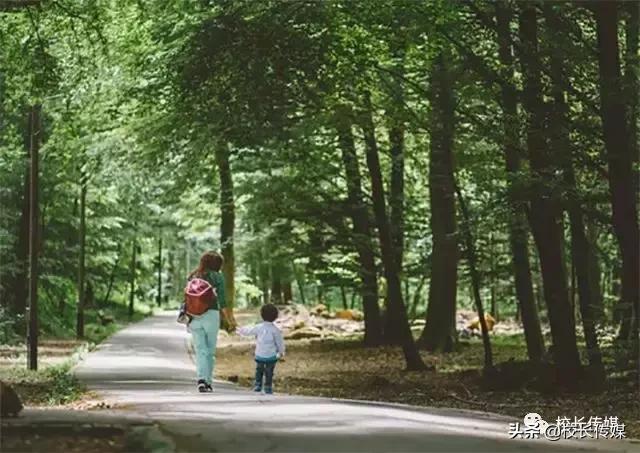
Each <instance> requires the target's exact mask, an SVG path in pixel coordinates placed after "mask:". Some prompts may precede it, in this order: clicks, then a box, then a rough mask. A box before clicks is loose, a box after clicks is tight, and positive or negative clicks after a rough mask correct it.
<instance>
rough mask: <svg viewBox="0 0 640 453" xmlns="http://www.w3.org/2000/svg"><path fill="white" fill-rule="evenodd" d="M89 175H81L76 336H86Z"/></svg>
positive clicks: (79, 337)
mask: <svg viewBox="0 0 640 453" xmlns="http://www.w3.org/2000/svg"><path fill="white" fill-rule="evenodd" d="M86 215H87V176H86V175H85V174H84V172H83V173H82V175H80V231H79V235H80V237H79V242H80V257H79V260H78V312H77V320H76V336H77V338H78V339H81V338H84V305H85V300H84V298H85V290H84V288H85V278H84V277H85V246H86V236H87V225H86Z"/></svg>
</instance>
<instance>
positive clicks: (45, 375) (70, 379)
mask: <svg viewBox="0 0 640 453" xmlns="http://www.w3.org/2000/svg"><path fill="white" fill-rule="evenodd" d="M74 364H75V361H74V360H72V359H70V360H67V361H66V362H64V363H62V364H60V365H53V366H49V367H46V368H44V369H41V370H37V371H32V370H26V369H24V368H17V367H11V368H0V380H2V381H4V382H6V383H7V384H9V385H11V386H12V387H13V388H14V390H15V391H16V392H17V393H18V395H19V396H20V398H21V400H22V402H23V404H27V405H30V406H59V405H63V404H69V403H71V402H73V401H77V400H79V399H80V398H82V396H83V394H84V392H85V389H84V386H83V385H82V384H81V383H80V382H79V381H78V380H77V379H76V378H75V376H73V374H71V368H72V367H73V365H74Z"/></svg>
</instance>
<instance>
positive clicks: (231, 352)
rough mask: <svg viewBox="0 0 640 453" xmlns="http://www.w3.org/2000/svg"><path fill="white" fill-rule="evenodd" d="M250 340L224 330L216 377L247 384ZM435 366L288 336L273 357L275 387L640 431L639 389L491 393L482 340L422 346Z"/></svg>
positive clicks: (393, 352)
mask: <svg viewBox="0 0 640 453" xmlns="http://www.w3.org/2000/svg"><path fill="white" fill-rule="evenodd" d="M516 340H517V339H514V341H512V342H511V343H509V342H507V343H506V344H505V343H504V342H502V343H500V344H496V345H494V356H495V362H496V363H499V362H501V361H506V360H508V359H509V358H510V357H514V358H515V359H520V358H524V356H525V354H526V351H525V350H524V346H522V344H523V343H524V342H523V341H522V342H520V341H516ZM252 354H253V352H252V345H251V343H250V341H248V340H244V339H240V338H238V337H237V336H229V337H225V338H222V339H221V341H219V350H218V356H217V363H216V374H217V377H218V378H221V379H229V380H232V381H237V382H239V383H240V384H241V385H243V386H251V384H252V379H253V373H254V362H253V360H252V357H253V355H252ZM422 357H423V359H424V361H425V362H426V363H427V364H429V365H433V366H434V367H435V370H436V371H426V372H405V371H403V367H404V359H403V356H402V352H401V350H400V349H399V348H392V347H381V348H363V347H362V346H361V344H360V342H359V341H358V340H355V339H347V340H344V339H342V340H335V339H334V340H327V339H324V340H318V339H314V340H295V341H293V340H289V341H288V342H287V357H286V361H285V362H282V363H278V365H277V367H276V373H275V381H274V387H275V390H276V392H282V393H289V394H301V395H313V396H325V397H333V398H347V399H367V400H377V401H386V402H397V403H406V404H414V405H421V406H442V407H457V408H464V409H474V410H483V411H489V412H495V413H500V414H507V415H512V416H514V417H516V418H519V419H522V417H524V415H525V414H527V413H529V412H537V413H539V414H541V415H542V416H543V418H544V419H545V420H547V421H549V422H555V420H556V419H557V417H560V416H566V417H570V418H571V419H573V417H574V416H578V417H582V416H584V417H586V418H587V419H588V417H589V416H618V417H619V420H620V421H621V422H623V423H626V425H627V426H626V428H627V437H634V438H640V394H639V393H638V392H637V391H635V392H634V391H633V390H632V389H631V388H629V387H628V386H623V385H617V386H611V388H610V389H609V390H607V391H606V392H605V393H603V394H600V395H595V396H594V395H583V394H578V395H555V396H546V395H542V394H540V393H538V392H535V391H530V390H521V391H514V392H489V391H483V390H481V387H480V371H479V370H480V368H481V366H482V357H483V355H482V344H481V343H480V341H478V340H472V341H470V342H466V343H462V344H461V348H460V351H459V352H456V353H452V354H428V353H426V352H423V353H422Z"/></svg>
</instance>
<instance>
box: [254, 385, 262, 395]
mask: <svg viewBox="0 0 640 453" xmlns="http://www.w3.org/2000/svg"><path fill="white" fill-rule="evenodd" d="M253 391H254V392H256V393H260V392H262V387H260V386H259V385H256V386H255V387H254V388H253Z"/></svg>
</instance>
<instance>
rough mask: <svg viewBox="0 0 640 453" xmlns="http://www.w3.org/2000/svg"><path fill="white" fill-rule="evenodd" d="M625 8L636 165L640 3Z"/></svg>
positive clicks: (627, 87) (626, 73)
mask: <svg viewBox="0 0 640 453" xmlns="http://www.w3.org/2000/svg"><path fill="white" fill-rule="evenodd" d="M624 9H625V13H626V15H625V43H626V53H625V71H624V90H625V92H626V95H625V97H624V99H625V100H626V102H627V103H628V104H627V105H628V110H627V115H628V122H629V143H630V145H629V146H630V152H631V160H632V162H633V164H634V167H635V166H636V165H637V163H638V158H640V149H639V145H640V144H639V143H638V113H639V108H640V56H639V55H638V38H639V33H640V3H639V2H637V1H630V2H626V3H625V4H624ZM639 177H640V175H638V173H637V172H636V173H635V174H634V175H633V189H634V196H635V197H636V199H637V197H638V187H639V181H638V178H639Z"/></svg>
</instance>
